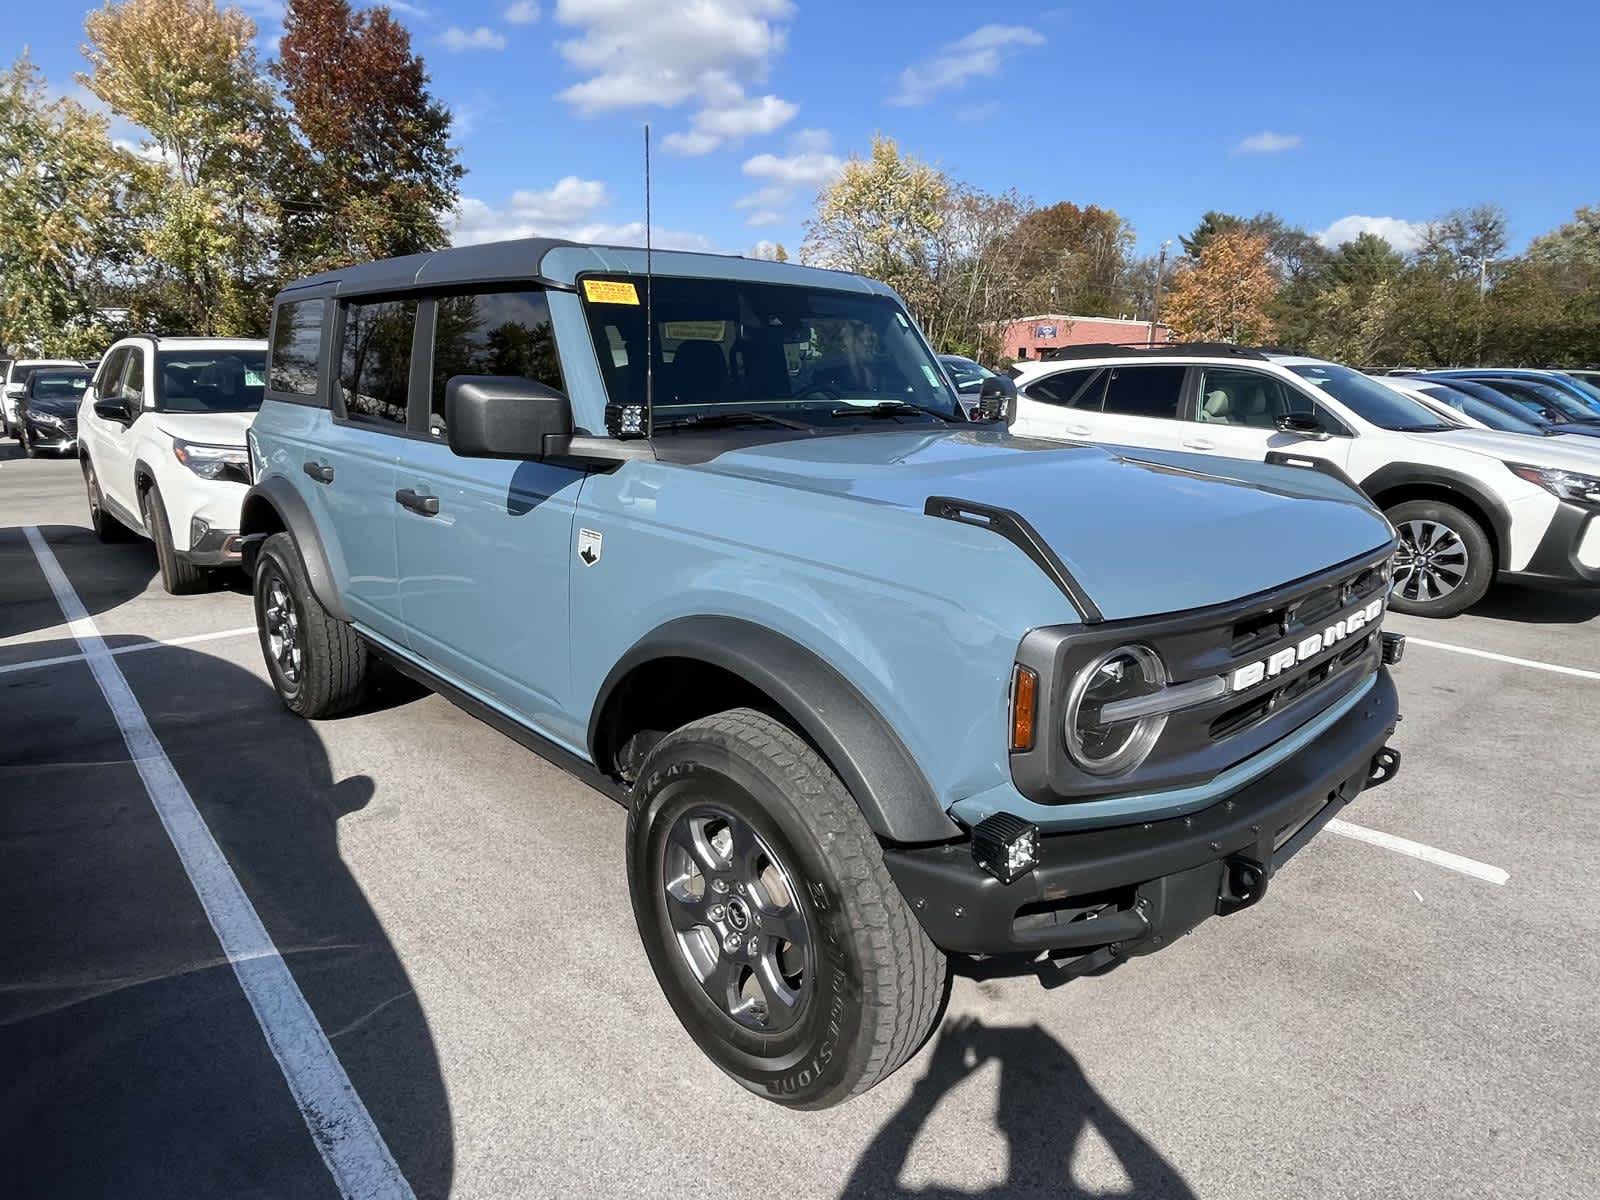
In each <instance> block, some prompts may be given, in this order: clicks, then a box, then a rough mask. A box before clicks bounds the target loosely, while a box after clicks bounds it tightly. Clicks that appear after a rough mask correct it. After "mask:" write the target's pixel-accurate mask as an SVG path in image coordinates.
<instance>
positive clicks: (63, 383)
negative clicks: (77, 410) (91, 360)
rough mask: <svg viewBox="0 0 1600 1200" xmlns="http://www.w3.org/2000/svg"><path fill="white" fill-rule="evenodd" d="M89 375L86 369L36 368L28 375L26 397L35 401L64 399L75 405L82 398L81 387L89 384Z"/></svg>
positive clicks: (46, 401) (47, 401) (45, 401)
mask: <svg viewBox="0 0 1600 1200" xmlns="http://www.w3.org/2000/svg"><path fill="white" fill-rule="evenodd" d="M90 377H91V375H90V372H88V371H79V370H72V369H68V370H65V371H62V370H56V371H50V370H46V369H45V368H43V367H40V368H36V369H35V370H34V371H33V373H32V374H31V375H30V376H29V377H28V398H29V400H30V401H31V402H35V403H37V402H40V401H42V402H44V403H47V404H48V403H50V402H53V401H64V402H66V403H69V404H74V405H75V404H77V403H78V401H79V400H82V399H83V389H84V388H86V387H88V386H89V379H90Z"/></svg>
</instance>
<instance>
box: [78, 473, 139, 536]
mask: <svg viewBox="0 0 1600 1200" xmlns="http://www.w3.org/2000/svg"><path fill="white" fill-rule="evenodd" d="M83 487H84V491H86V492H87V493H88V495H89V524H90V525H91V526H92V527H93V528H94V536H95V537H96V538H98V539H99V540H100V541H102V542H125V541H127V540H128V539H129V538H131V537H132V536H133V532H132V531H131V530H130V529H129V528H128V527H127V526H126V525H124V524H123V523H122V522H121V521H119V520H117V519H116V518H115V517H113V516H112V515H111V514H110V513H109V512H107V511H106V498H105V496H104V494H103V493H102V492H101V491H100V477H99V476H98V475H96V474H95V473H94V463H92V462H90V461H89V459H88V458H87V457H85V458H84V459H83Z"/></svg>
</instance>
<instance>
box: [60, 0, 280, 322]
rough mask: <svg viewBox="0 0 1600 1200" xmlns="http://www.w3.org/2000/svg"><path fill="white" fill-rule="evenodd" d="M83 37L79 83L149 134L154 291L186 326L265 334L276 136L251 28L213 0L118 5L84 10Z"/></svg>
mask: <svg viewBox="0 0 1600 1200" xmlns="http://www.w3.org/2000/svg"><path fill="white" fill-rule="evenodd" d="M84 32H85V33H86V35H87V37H88V44H87V45H85V46H84V48H83V50H84V54H85V56H86V57H87V58H88V60H89V64H90V71H89V73H88V74H87V75H84V76H81V77H80V79H81V81H82V82H83V83H84V84H85V85H86V86H87V87H88V88H89V90H90V91H91V92H93V93H94V94H95V95H96V96H98V97H99V98H100V99H101V100H103V101H105V103H106V104H107V105H108V106H109V107H110V108H111V111H112V112H114V113H116V114H117V115H119V116H122V117H125V118H127V119H128V120H129V121H132V122H133V123H134V124H136V125H138V126H140V127H141V128H142V129H144V130H145V131H146V132H147V133H148V135H149V142H148V147H149V149H150V150H151V151H152V154H151V157H152V158H153V159H154V160H155V161H154V163H153V164H152V166H151V167H150V169H149V170H148V171H147V172H146V173H145V175H144V178H143V181H142V182H143V185H144V186H143V189H142V191H143V197H144V201H143V208H144V215H145V219H146V226H145V234H144V250H145V253H146V255H147V256H148V259H149V266H150V268H151V271H150V275H151V280H150V282H151V285H152V287H154V288H156V289H163V288H164V295H165V297H166V299H165V304H166V306H167V307H168V308H169V309H170V310H171V312H172V314H173V316H175V317H176V318H177V319H179V320H181V321H182V322H183V325H184V327H185V329H186V330H188V331H192V332H195V333H205V334H227V333H259V332H262V331H263V330H264V329H265V325H266V320H267V298H268V295H269V294H270V291H271V288H272V282H273V271H274V264H273V245H272V240H271V236H270V231H271V229H272V226H273V224H274V218H275V208H274V204H273V200H272V195H271V186H270V181H271V180H272V179H273V178H274V176H275V175H276V173H277V172H278V170H279V168H278V160H279V159H280V157H281V152H282V145H283V139H282V137H281V135H280V130H281V128H282V122H281V120H280V119H279V114H278V112H277V109H276V104H275V98H274V96H273V92H272V89H271V86H270V85H269V83H268V81H267V80H266V78H265V77H264V76H263V75H262V72H261V69H260V66H259V63H258V62H257V59H256V52H255V47H254V41H255V35H256V28H255V25H254V24H253V23H252V22H251V20H250V19H249V18H248V17H246V16H245V15H244V14H243V13H241V12H240V11H239V10H238V9H234V8H229V9H224V10H220V11H219V10H218V9H217V7H216V5H215V4H214V3H213V2H212V0H121V2H120V3H109V2H108V3H107V4H106V6H105V7H104V8H101V9H98V10H97V11H95V12H91V13H90V14H89V16H88V18H87V19H86V20H85V21H84Z"/></svg>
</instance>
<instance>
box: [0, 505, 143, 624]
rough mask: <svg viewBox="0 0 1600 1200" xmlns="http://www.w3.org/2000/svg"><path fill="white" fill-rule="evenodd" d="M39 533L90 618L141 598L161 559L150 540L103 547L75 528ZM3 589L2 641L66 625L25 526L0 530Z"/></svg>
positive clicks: (0, 585)
mask: <svg viewBox="0 0 1600 1200" xmlns="http://www.w3.org/2000/svg"><path fill="white" fill-rule="evenodd" d="M39 532H40V533H42V534H43V535H44V537H45V540H46V541H47V542H49V544H50V549H51V550H52V551H53V552H54V553H55V556H56V558H57V560H58V561H59V562H60V563H61V566H62V569H63V570H65V571H67V572H68V574H69V575H71V576H72V579H73V587H74V588H75V589H76V590H77V592H78V598H79V599H80V600H81V601H82V602H83V606H84V608H86V609H87V610H88V612H89V615H90V616H94V615H95V614H96V613H103V612H109V611H110V610H112V609H114V608H116V607H118V606H119V605H121V604H123V603H125V602H126V601H128V600H131V599H132V598H133V597H135V596H137V595H140V594H141V593H142V592H143V591H144V590H145V588H146V587H147V586H148V585H149V583H150V581H151V580H152V579H154V578H155V574H156V557H155V553H154V550H153V549H152V547H151V546H150V543H149V542H144V541H140V542H126V543H120V544H113V545H103V544H102V543H101V542H100V541H99V540H98V539H97V538H96V537H95V536H94V533H93V532H92V531H91V530H89V529H87V528H85V527H82V526H76V525H44V526H41V527H40V529H39ZM0 589H3V590H0V638H9V637H17V636H19V635H21V634H25V633H34V632H36V631H37V630H40V629H51V628H54V627H55V626H58V625H65V624H66V618H65V617H63V616H62V615H61V606H60V605H58V604H57V603H56V598H55V594H54V593H53V592H52V591H51V590H50V583H49V581H48V580H47V579H45V577H44V572H43V571H42V570H40V568H39V560H38V559H37V558H36V557H35V556H34V553H33V547H32V546H30V545H29V544H28V538H27V535H26V534H24V533H23V531H22V528H21V527H20V526H16V525H13V526H10V527H9V528H5V529H0ZM76 649H77V647H76V646H74V647H71V652H75V651H76Z"/></svg>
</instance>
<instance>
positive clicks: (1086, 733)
mask: <svg viewBox="0 0 1600 1200" xmlns="http://www.w3.org/2000/svg"><path fill="white" fill-rule="evenodd" d="M1166 686H1167V668H1166V665H1165V664H1164V663H1162V661H1161V657H1160V656H1159V655H1158V654H1156V652H1155V651H1154V650H1151V649H1150V648H1149V647H1147V646H1119V647H1117V648H1116V649H1115V650H1112V651H1111V652H1110V653H1108V654H1102V655H1101V656H1100V657H1099V658H1097V659H1095V660H1094V662H1092V663H1090V664H1089V665H1088V666H1086V667H1084V668H1083V670H1081V671H1079V672H1078V674H1077V676H1076V677H1075V678H1074V679H1073V681H1072V687H1071V688H1070V689H1069V690H1068V692H1067V711H1066V718H1065V724H1066V735H1067V749H1068V750H1069V751H1071V753H1072V757H1073V758H1074V759H1075V760H1076V761H1077V763H1078V765H1079V766H1080V767H1082V768H1083V769H1084V770H1085V771H1088V772H1090V773H1091V774H1094V775H1121V774H1123V773H1124V772H1127V771H1131V770H1133V768H1135V767H1137V766H1138V765H1139V764H1140V763H1142V762H1143V761H1144V760H1145V758H1146V757H1147V756H1148V755H1149V753H1150V751H1151V750H1152V749H1153V748H1154V746H1155V744H1156V739H1157V738H1159V737H1160V736H1161V731H1162V730H1163V729H1164V728H1166V724H1167V717H1166V714H1165V713H1162V714H1160V715H1157V716H1153V717H1135V718H1133V719H1132V720H1121V721H1107V720H1105V719H1104V717H1103V716H1102V715H1101V710H1102V709H1103V708H1104V707H1105V706H1106V705H1108V704H1111V703H1113V702H1114V701H1117V700H1135V699H1138V698H1139V697H1141V696H1149V695H1152V694H1154V693H1156V692H1159V691H1161V690H1162V689H1163V688H1164V687H1166Z"/></svg>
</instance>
